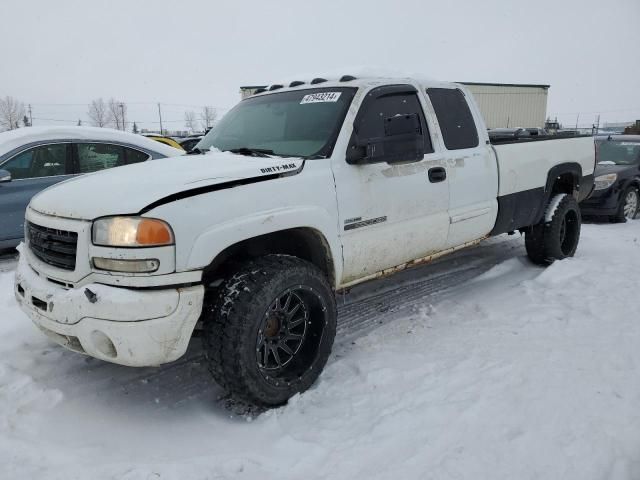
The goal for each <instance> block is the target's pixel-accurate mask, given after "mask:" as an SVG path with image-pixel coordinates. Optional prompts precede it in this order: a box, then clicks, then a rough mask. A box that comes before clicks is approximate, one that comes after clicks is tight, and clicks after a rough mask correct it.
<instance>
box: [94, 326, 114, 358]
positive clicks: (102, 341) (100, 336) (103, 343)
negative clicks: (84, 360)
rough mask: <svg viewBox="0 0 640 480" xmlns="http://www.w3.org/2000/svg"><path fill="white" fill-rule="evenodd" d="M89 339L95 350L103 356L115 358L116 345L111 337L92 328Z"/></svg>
mask: <svg viewBox="0 0 640 480" xmlns="http://www.w3.org/2000/svg"><path fill="white" fill-rule="evenodd" d="M91 341H92V342H93V345H94V347H96V350H98V351H99V352H100V353H101V354H102V355H104V356H105V357H108V358H116V356H117V355H118V352H116V347H115V345H114V344H113V342H112V341H111V339H110V338H109V337H107V336H106V335H105V334H104V333H102V332H101V331H99V330H94V331H93V332H91Z"/></svg>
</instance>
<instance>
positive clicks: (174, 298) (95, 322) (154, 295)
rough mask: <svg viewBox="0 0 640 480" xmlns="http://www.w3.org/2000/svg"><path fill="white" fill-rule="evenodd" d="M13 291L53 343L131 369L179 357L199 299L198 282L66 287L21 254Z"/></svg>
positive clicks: (201, 294) (197, 312)
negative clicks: (137, 286) (167, 285)
mask: <svg viewBox="0 0 640 480" xmlns="http://www.w3.org/2000/svg"><path fill="white" fill-rule="evenodd" d="M14 289H15V296H16V299H17V300H18V303H19V305H20V307H21V308H22V310H23V311H24V312H25V313H26V314H27V315H28V316H29V317H30V318H31V320H32V321H33V322H34V323H35V324H36V326H37V327H38V328H40V330H42V331H43V332H44V333H45V334H46V335H47V336H48V337H49V338H51V339H52V340H54V341H55V342H56V343H59V344H60V345H62V346H64V347H66V348H69V349H70V350H74V351H76V352H80V353H84V354H87V355H90V356H92V357H96V358H99V359H102V360H106V361H108V362H113V363H118V364H121V365H128V366H133V367H143V366H155V365H160V364H163V363H167V362H171V361H173V360H176V359H178V358H180V357H181V356H182V355H183V354H184V353H185V351H186V349H187V346H188V343H189V339H190V338H191V335H192V333H193V329H194V328H195V325H196V322H197V321H198V318H199V317H200V313H201V311H202V300H203V297H204V287H203V286H202V285H197V286H192V287H186V288H168V289H164V290H155V289H153V290H135V289H128V288H120V287H111V286H107V285H101V284H97V283H92V284H88V285H84V286H83V287H81V288H71V289H67V288H64V287H63V286H59V285H57V284H55V283H53V282H51V281H49V280H47V279H46V278H44V277H43V276H40V275H39V274H38V273H37V272H36V271H35V270H34V269H32V268H31V266H30V265H29V264H28V262H27V260H26V258H25V255H24V254H21V255H20V260H19V262H18V268H17V270H16V277H15V286H14ZM92 294H95V297H93V296H92ZM90 297H92V299H93V300H94V302H92V301H90Z"/></svg>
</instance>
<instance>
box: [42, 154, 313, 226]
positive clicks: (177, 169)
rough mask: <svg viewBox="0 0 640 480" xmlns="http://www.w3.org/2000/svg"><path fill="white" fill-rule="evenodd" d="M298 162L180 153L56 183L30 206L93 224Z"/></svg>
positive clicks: (296, 166)
mask: <svg viewBox="0 0 640 480" xmlns="http://www.w3.org/2000/svg"><path fill="white" fill-rule="evenodd" d="M303 165H304V161H303V160H302V159H301V158H279V157H248V156H243V155H238V154H233V153H229V152H210V153H207V154H203V155H185V156H181V157H172V158H163V159H158V160H150V161H147V162H142V163H137V164H135V165H127V166H124V167H117V168H112V169H109V170H104V171H102V172H96V173H91V174H88V175H82V176H78V177H75V178H72V179H70V180H67V181H65V182H61V183H58V184H56V185H54V186H52V187H50V188H48V189H46V190H43V191H42V192H40V193H39V194H38V195H36V196H35V197H33V199H32V200H31V203H30V204H29V206H30V207H31V208H32V209H34V210H36V211H38V212H40V213H44V214H46V215H54V216H58V217H66V218H75V219H83V220H93V219H95V218H98V217H103V216H107V215H122V214H136V213H140V212H142V211H144V210H145V209H148V208H149V207H151V206H153V205H154V204H158V203H159V202H163V201H170V199H171V198H180V197H186V196H190V195H191V194H197V193H202V192H206V191H208V190H212V189H215V188H216V186H220V187H223V186H224V184H232V183H234V182H238V181H240V182H241V183H245V182H247V181H252V180H253V181H256V182H258V181H266V180H270V179H273V178H277V177H279V176H280V175H283V174H295V173H297V172H299V171H300V170H301V169H302V166H303Z"/></svg>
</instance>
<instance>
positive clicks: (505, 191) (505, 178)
mask: <svg viewBox="0 0 640 480" xmlns="http://www.w3.org/2000/svg"><path fill="white" fill-rule="evenodd" d="M491 144H492V146H493V149H494V151H495V154H496V157H497V162H498V178H499V186H498V196H499V197H503V196H505V195H511V194H514V193H520V192H526V191H528V190H533V189H539V188H544V187H545V186H546V184H547V174H548V172H549V171H551V169H552V168H553V167H554V166H556V165H559V164H563V163H573V164H579V165H580V167H581V169H582V175H583V176H586V177H588V176H592V175H593V171H594V168H595V162H594V158H595V156H594V148H595V147H594V143H593V137H592V136H590V135H585V136H574V137H561V136H558V137H556V136H553V137H538V138H527V139H518V140H506V141H497V142H495V143H494V142H491ZM542 165H543V166H544V167H542V168H541V166H542Z"/></svg>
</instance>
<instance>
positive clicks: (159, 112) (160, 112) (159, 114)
mask: <svg viewBox="0 0 640 480" xmlns="http://www.w3.org/2000/svg"><path fill="white" fill-rule="evenodd" d="M158 117H160V135H162V111H161V110H160V102H158Z"/></svg>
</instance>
